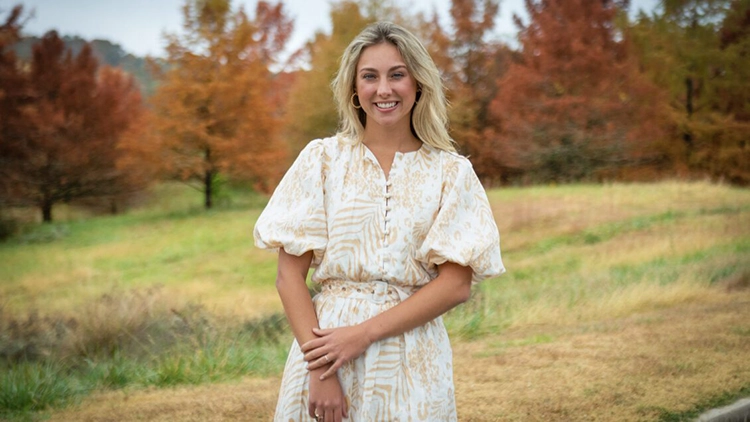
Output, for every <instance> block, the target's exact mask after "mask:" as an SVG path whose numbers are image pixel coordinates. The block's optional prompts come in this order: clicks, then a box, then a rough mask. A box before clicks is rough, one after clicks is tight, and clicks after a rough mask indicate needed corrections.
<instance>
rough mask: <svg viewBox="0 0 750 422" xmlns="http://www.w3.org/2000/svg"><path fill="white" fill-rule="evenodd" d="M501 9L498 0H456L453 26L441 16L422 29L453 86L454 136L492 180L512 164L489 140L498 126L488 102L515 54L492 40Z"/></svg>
mask: <svg viewBox="0 0 750 422" xmlns="http://www.w3.org/2000/svg"><path fill="white" fill-rule="evenodd" d="M498 10H499V3H498V1H497V0H452V1H451V8H450V16H451V22H452V25H451V30H450V31H448V30H445V29H444V28H442V27H441V25H440V23H439V21H438V18H437V15H433V17H432V19H430V20H427V21H424V22H423V23H422V27H421V29H420V32H421V33H422V34H424V35H423V37H424V38H425V39H426V40H427V41H426V43H427V45H428V49H429V50H430V54H431V55H432V57H433V58H434V60H435V63H436V64H437V65H438V67H439V68H440V69H441V70H442V72H443V76H444V79H445V84H446V87H447V89H448V99H449V101H450V103H451V108H450V121H451V135H452V136H453V138H455V139H456V141H457V142H458V143H459V145H460V147H461V151H462V153H464V154H466V155H468V156H469V158H470V159H471V161H472V164H473V165H474V169H475V170H476V172H477V174H478V176H479V177H480V178H481V179H483V180H484V181H490V182H491V181H500V180H502V179H503V177H504V176H505V175H506V174H505V173H506V170H507V169H505V168H503V167H502V162H501V161H499V160H498V159H497V157H498V154H497V151H495V150H494V148H493V146H492V145H491V144H490V143H488V142H487V138H488V134H489V133H491V131H492V129H493V127H494V123H493V122H492V120H491V119H490V115H489V105H490V103H491V101H492V99H493V98H494V97H495V96H496V95H497V79H498V77H499V75H502V74H503V73H504V72H505V71H506V69H507V67H508V65H509V63H510V61H511V58H512V55H513V54H512V52H511V50H510V49H509V48H508V47H507V46H506V45H504V44H501V43H499V42H495V41H491V40H489V39H488V37H489V33H490V31H492V29H493V28H494V26H495V18H496V16H497V13H498Z"/></svg>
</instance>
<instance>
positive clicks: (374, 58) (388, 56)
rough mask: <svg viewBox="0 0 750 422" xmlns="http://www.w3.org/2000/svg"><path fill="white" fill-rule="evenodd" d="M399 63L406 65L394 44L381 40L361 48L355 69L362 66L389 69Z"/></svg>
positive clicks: (362, 67)
mask: <svg viewBox="0 0 750 422" xmlns="http://www.w3.org/2000/svg"><path fill="white" fill-rule="evenodd" d="M399 65H403V66H406V64H405V63H404V58H403V57H402V56H401V53H400V52H399V51H398V49H397V48H396V46H395V45H393V44H391V43H389V42H382V43H379V44H375V45H371V46H369V47H367V48H365V49H364V50H362V54H360V56H359V61H357V70H359V69H364V68H372V69H380V68H384V69H390V68H392V67H394V66H399Z"/></svg>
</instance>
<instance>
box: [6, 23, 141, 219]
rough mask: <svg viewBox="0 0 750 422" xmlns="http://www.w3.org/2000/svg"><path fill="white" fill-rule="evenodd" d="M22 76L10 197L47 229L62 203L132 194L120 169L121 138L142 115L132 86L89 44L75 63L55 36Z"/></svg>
mask: <svg viewBox="0 0 750 422" xmlns="http://www.w3.org/2000/svg"><path fill="white" fill-rule="evenodd" d="M23 77H24V83H25V86H26V98H25V100H24V101H23V102H22V103H19V104H16V106H15V108H13V111H12V114H10V116H12V118H13V122H11V123H12V125H13V126H14V130H13V131H12V135H13V136H5V135H4V136H3V139H2V145H3V147H2V149H3V154H4V155H5V154H7V156H6V157H9V158H8V160H7V162H4V163H3V164H4V166H3V167H2V168H0V177H2V178H3V179H4V180H6V181H8V182H9V183H8V184H6V185H4V187H5V188H6V195H7V197H8V198H11V200H12V201H13V203H15V204H33V205H35V206H37V207H39V209H40V210H41V213H42V219H43V221H45V222H49V221H52V207H53V205H55V204H56V203H59V202H68V201H72V200H76V199H81V198H90V197H102V196H112V195H117V194H121V193H124V192H126V191H129V190H131V189H133V188H134V186H132V185H131V184H129V183H128V179H127V177H125V175H124V174H123V173H122V172H120V171H118V169H117V164H116V162H117V159H118V155H119V150H118V148H117V144H118V140H119V137H120V135H121V134H122V133H123V132H124V131H126V130H127V129H128V128H129V126H130V124H131V123H132V122H133V120H134V119H135V118H136V117H137V115H138V114H139V113H140V111H141V108H142V104H141V99H140V93H139V90H138V87H137V86H136V85H135V83H134V82H133V79H132V78H130V77H128V76H126V75H125V74H123V73H122V72H120V71H116V70H113V69H103V70H101V72H100V69H99V66H98V63H97V60H96V59H95V58H94V56H93V53H92V50H91V48H90V47H89V46H88V45H86V46H84V48H83V49H82V50H81V51H80V53H79V54H78V55H76V56H74V55H73V54H72V52H71V51H70V50H68V49H66V47H65V45H64V43H63V41H62V40H61V39H60V37H59V36H58V35H57V33H56V32H54V31H51V32H49V33H47V34H45V35H44V37H43V38H42V40H41V41H40V42H39V43H38V44H36V45H35V46H34V48H33V57H32V61H31V64H30V67H29V68H28V69H27V70H26V71H25V72H23Z"/></svg>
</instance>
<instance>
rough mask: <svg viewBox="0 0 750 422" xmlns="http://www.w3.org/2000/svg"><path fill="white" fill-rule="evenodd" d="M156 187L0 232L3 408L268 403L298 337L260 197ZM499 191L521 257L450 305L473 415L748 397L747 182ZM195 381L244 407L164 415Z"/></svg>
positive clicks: (686, 409)
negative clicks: (257, 227)
mask: <svg viewBox="0 0 750 422" xmlns="http://www.w3.org/2000/svg"><path fill="white" fill-rule="evenodd" d="M155 193H156V194H155V195H154V198H155V199H154V200H152V202H151V203H147V204H145V205H144V206H143V207H142V208H139V209H137V210H133V211H132V212H130V213H128V214H126V215H121V216H108V217H97V218H86V219H80V220H78V219H76V213H75V211H74V210H73V211H71V210H63V212H61V214H62V215H66V216H67V217H68V219H67V221H63V222H59V223H55V224H53V225H46V226H40V227H35V228H33V229H31V230H28V231H26V232H25V233H23V234H21V235H20V236H18V237H17V238H14V239H11V240H10V241H7V242H5V243H2V244H0V262H2V265H1V266H0V304H1V305H2V310H1V312H2V313H1V314H0V317H2V320H0V329H1V330H2V331H1V332H0V353H1V354H2V357H3V358H4V359H5V362H4V363H3V365H4V369H5V371H4V372H3V373H2V374H0V412H2V413H0V415H4V416H5V417H11V418H40V417H52V419H53V420H54V419H56V418H58V420H74V419H75V420H108V419H106V417H103V416H102V417H101V418H100V419H97V416H96V415H97V412H101V413H99V414H100V415H109V416H111V415H112V412H113V411H115V410H116V409H113V408H111V407H107V408H106V409H104V410H102V408H101V406H102V405H101V403H112V402H113V400H114V402H116V403H119V405H118V406H117V408H119V409H123V412H126V413H123V416H122V417H117V418H116V419H118V420H244V419H243V418H242V417H241V416H237V415H242V414H245V415H247V414H248V413H247V412H250V414H254V415H259V417H258V420H266V419H268V417H269V416H270V412H272V407H273V402H274V401H275V396H274V393H275V391H276V389H277V387H278V377H279V375H280V371H281V368H282V366H283V361H284V357H285V352H286V348H287V346H288V344H287V343H288V340H289V338H290V337H289V334H288V332H287V331H286V329H285V326H284V323H283V319H282V318H281V317H280V315H279V312H280V311H281V305H280V302H279V301H278V298H277V296H276V292H275V289H274V283H273V280H274V276H275V256H274V254H273V253H269V252H264V251H259V250H256V249H254V248H253V247H252V227H253V223H254V221H255V219H256V218H257V216H258V214H259V213H260V210H261V209H262V204H263V199H262V198H258V197H255V196H252V195H249V194H244V195H243V194H239V193H235V194H234V195H232V196H231V198H232V201H231V202H228V203H226V204H224V205H223V206H221V207H219V208H218V209H217V210H215V211H211V212H204V211H202V210H200V209H197V208H195V205H198V204H200V198H199V196H198V194H196V193H191V192H188V191H185V190H184V189H182V188H180V187H177V186H162V187H160V188H159V189H158V191H157V192H155ZM489 197H490V201H491V203H492V206H493V209H494V212H495V217H496V220H497V223H498V226H499V228H500V231H501V236H502V247H503V254H504V255H503V258H504V261H505V264H506V266H507V267H508V273H507V274H506V275H504V276H502V277H500V278H498V279H493V280H487V281H486V282H484V283H482V284H481V285H480V286H478V288H477V289H475V292H474V296H473V298H472V300H471V301H470V302H468V303H467V304H465V305H463V306H461V307H459V308H457V309H456V310H454V311H452V312H451V313H450V314H449V315H448V317H447V318H446V323H447V325H448V328H449V331H450V332H451V335H452V337H453V339H454V344H455V349H456V384H457V400H458V404H459V414H460V415H461V420H477V421H480V420H545V418H550V417H551V418H554V419H555V420H690V419H689V418H692V417H694V416H695V415H696V412H699V411H700V410H702V409H706V408H709V407H711V406H715V405H719V404H723V403H726V402H728V401H731V400H732V399H734V398H736V397H741V396H748V395H750V359H748V352H747V351H748V350H750V191H748V190H743V189H737V188H731V187H728V186H723V185H714V184H708V183H697V182H696V183H683V182H664V183H658V184H611V185H572V186H545V187H532V188H504V189H496V190H492V191H490V192H489ZM193 204H195V205H193ZM461 356H471V357H472V358H471V359H468V360H464V359H461ZM594 374H595V375H594ZM227 382H230V384H226V383H227ZM216 383H220V384H216ZM232 383H238V384H232ZM184 385H187V386H193V387H180V388H184V389H185V390H179V391H185V393H184V394H185V397H189V396H192V395H194V394H199V393H202V394H203V397H204V400H208V401H210V400H211V397H212V396H211V394H212V393H211V392H213V391H219V390H220V391H223V392H224V394H225V397H235V398H236V399H226V400H225V401H221V399H220V398H216V399H215V400H217V403H224V405H225V406H232V405H233V404H236V405H237V406H239V408H241V409H243V410H242V411H241V412H240V413H233V411H227V412H225V413H221V412H213V413H212V414H213V416H212V417H213V419H211V418H209V417H208V416H207V415H205V414H204V415H203V416H200V415H201V414H200V413H199V412H200V409H195V410H194V411H195V412H198V413H195V414H193V416H192V417H189V416H186V415H185V414H184V411H185V409H189V406H186V405H178V406H176V407H175V408H174V409H173V411H172V413H169V412H168V410H165V411H162V413H160V414H159V415H160V416H155V414H154V413H148V411H147V409H150V408H149V407H148V406H150V405H153V406H155V408H156V407H158V403H161V404H162V405H164V406H161V407H159V408H162V409H170V407H169V406H166V404H168V403H173V402H174V401H175V400H177V402H179V398H175V397H177V396H179V394H178V393H175V390H170V391H172V393H170V394H168V395H169V397H166V396H165V393H164V392H163V391H165V390H164V389H163V388H162V387H173V388H176V387H177V386H184ZM201 385H208V386H209V387H202V386H201ZM216 385H221V386H222V387H221V388H218V387H216ZM269 385H270V387H269ZM153 387H156V390H152V389H151V388H153ZM217 389H218V390H217ZM237 389H239V391H241V392H243V393H238V390H237ZM227 390H232V391H233V393H231V394H230V393H227ZM261 390H262V395H260V396H259V395H257V393H260V392H261ZM269 390H270V391H271V392H270V393H269ZM123 394H124V397H127V398H126V399H122V395H123ZM103 395H104V397H108V398H107V399H105V400H102V397H103ZM175 395H177V396H175ZM135 396H137V397H144V399H143V401H140V402H139V401H138V400H130V399H129V398H130V397H135ZM86 397H91V399H86ZM117 397H120V399H121V401H117V400H118V399H117ZM180 397H182V396H180ZM243 397H253V399H248V400H250V402H249V403H248V402H247V401H243ZM259 397H262V398H259ZM76 403H79V404H78V405H76ZM97 403H98V404H97ZM137 403H141V406H142V407H141V411H143V412H146V413H139V411H138V409H133V408H132V406H134V405H137ZM149 403H150V404H149ZM155 403H156V404H155ZM71 404H73V407H71ZM66 406H67V407H68V408H69V410H64V411H60V410H55V409H61V408H65V407H66ZM215 406H218V407H221V404H216V405H215ZM248 406H249V407H248ZM253 406H257V408H253ZM203 407H205V406H203ZM178 408H179V409H181V410H178ZM69 412H74V413H69ZM75 412H79V413H75ZM80 412H82V413H80ZM86 412H89V413H86ZM164 412H167V413H164ZM126 414H127V415H131V416H130V417H126V416H125V415H126ZM82 415H89V416H85V417H84V416H82ZM92 415H93V416H92ZM132 415H136V416H132ZM137 415H141V416H137ZM144 415H147V416H144ZM196 415H197V416H196ZM221 415H223V416H221ZM232 415H235V416H232ZM581 415H587V417H585V418H582V419H581V418H578V417H577V416H581ZM623 415H625V416H626V417H624V418H623ZM220 416H221V417H220ZM217 417H218V418H219V419H216V418H217ZM191 418H192V419H191ZM109 420H111V419H109Z"/></svg>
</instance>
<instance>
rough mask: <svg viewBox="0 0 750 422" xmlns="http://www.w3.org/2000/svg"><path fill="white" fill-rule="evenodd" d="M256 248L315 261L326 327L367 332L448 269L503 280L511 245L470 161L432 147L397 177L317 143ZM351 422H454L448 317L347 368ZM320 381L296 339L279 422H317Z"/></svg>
mask: <svg viewBox="0 0 750 422" xmlns="http://www.w3.org/2000/svg"><path fill="white" fill-rule="evenodd" d="M254 237H255V244H256V246H258V247H261V248H265V249H278V248H279V247H283V248H284V250H285V251H286V252H287V253H289V254H293V255H297V256H299V255H302V254H303V253H305V252H307V251H310V250H312V251H313V252H314V257H313V263H312V265H313V267H315V268H316V269H315V271H314V273H313V275H312V281H313V282H314V283H319V284H320V285H321V289H322V291H321V293H319V294H317V295H316V296H315V297H314V298H313V303H314V305H315V310H316V313H317V315H318V320H319V324H320V327H321V328H333V327H341V326H349V325H355V324H358V323H360V322H363V321H365V320H367V319H369V318H371V317H373V316H375V315H377V314H379V313H380V312H383V311H384V310H386V309H388V308H390V307H392V306H395V305H396V304H398V303H399V302H401V301H402V300H404V299H405V298H406V297H408V296H409V295H410V294H412V293H413V292H415V291H416V290H418V289H419V288H420V287H421V286H423V285H425V284H427V283H429V282H430V280H432V279H434V278H435V277H436V276H437V265H439V264H442V263H445V262H446V261H449V262H454V263H457V264H460V265H464V266H470V267H471V268H472V270H473V278H472V282H474V283H476V282H479V281H481V280H483V279H485V278H488V277H494V276H497V275H499V274H502V273H503V272H504V271H505V269H504V267H503V263H502V260H501V257H500V240H499V234H498V230H497V226H496V225H495V220H494V218H493V216H492V211H491V209H490V206H489V202H488V201H487V196H486V194H485V191H484V189H483V188H482V185H481V184H480V182H479V180H478V179H477V176H476V174H475V173H474V170H473V168H472V167H471V163H470V162H469V161H468V160H467V159H466V158H464V157H462V156H460V155H457V154H453V153H449V152H445V151H440V150H437V149H435V148H432V147H430V146H428V145H427V144H423V145H422V147H421V148H420V149H419V150H418V151H415V152H410V153H397V154H396V156H395V158H394V160H393V164H392V166H391V171H390V175H389V178H388V179H386V177H385V175H384V173H383V171H382V169H381V168H380V165H379V164H378V161H377V159H376V158H375V156H374V155H373V154H372V152H371V151H370V150H369V149H368V148H367V147H366V146H365V145H363V144H361V143H351V142H347V140H344V139H339V138H338V137H333V138H326V139H322V140H321V139H319V140H315V141H312V142H311V143H310V144H308V145H307V147H305V149H304V150H303V151H302V152H301V153H300V155H299V157H298V158H297V160H296V161H295V162H294V164H293V165H292V167H291V168H290V169H289V171H288V172H287V174H286V175H285V176H284V178H283V180H282V181H281V183H280V184H279V186H278V187H277V188H276V191H275V192H274V194H273V196H272V197H271V199H270V201H269V203H268V205H267V207H266V209H265V210H264V211H263V213H262V214H261V216H260V217H259V218H258V221H257V223H256V225H255V230H254ZM338 377H339V380H340V382H341V385H342V388H343V390H344V394H345V395H346V397H347V400H348V402H349V420H350V421H354V422H360V421H378V422H380V421H454V420H456V405H455V399H454V392H453V363H452V353H451V348H450V343H449V341H448V336H447V333H446V331H445V327H444V326H443V322H442V319H441V318H437V319H435V320H433V321H431V322H430V323H428V324H426V325H424V326H421V327H418V328H416V329H414V330H411V331H409V332H407V333H404V334H403V335H400V336H396V337H391V338H387V339H384V340H381V341H379V342H376V343H374V344H372V345H371V346H370V347H369V348H368V349H367V350H366V351H365V353H364V354H363V355H362V356H360V357H359V358H357V359H355V360H354V361H352V362H349V363H347V364H345V365H344V366H343V367H341V369H339V371H338ZM308 385H309V375H308V371H307V370H306V369H305V362H304V360H303V355H302V353H301V352H300V348H299V345H298V344H297V342H296V341H295V342H294V343H293V344H292V348H291V350H290V352H289V357H288V359H287V363H286V367H285V369H284V376H283V379H282V383H281V391H280V393H279V401H278V404H277V407H276V414H275V420H276V421H284V422H287V421H309V420H311V418H310V417H309V416H308V414H307V403H308Z"/></svg>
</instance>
